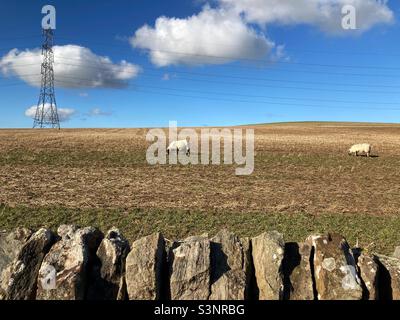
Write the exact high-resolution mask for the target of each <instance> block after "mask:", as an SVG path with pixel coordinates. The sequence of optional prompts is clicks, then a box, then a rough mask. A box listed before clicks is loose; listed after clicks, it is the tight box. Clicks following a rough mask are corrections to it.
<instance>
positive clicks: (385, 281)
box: [377, 255, 400, 300]
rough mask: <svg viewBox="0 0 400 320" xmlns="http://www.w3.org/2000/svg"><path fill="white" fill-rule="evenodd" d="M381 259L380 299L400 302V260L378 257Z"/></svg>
mask: <svg viewBox="0 0 400 320" xmlns="http://www.w3.org/2000/svg"><path fill="white" fill-rule="evenodd" d="M377 257H378V259H379V263H378V264H379V288H380V292H379V299H382V300H400V259H396V258H394V257H387V256H384V255H377Z"/></svg>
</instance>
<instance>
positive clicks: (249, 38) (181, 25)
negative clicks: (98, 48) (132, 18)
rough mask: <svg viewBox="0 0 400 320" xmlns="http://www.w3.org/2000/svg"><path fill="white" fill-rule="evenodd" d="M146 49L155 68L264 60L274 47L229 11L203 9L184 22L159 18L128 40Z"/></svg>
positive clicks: (262, 35) (176, 19) (239, 17)
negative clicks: (153, 24) (242, 59)
mask: <svg viewBox="0 0 400 320" xmlns="http://www.w3.org/2000/svg"><path fill="white" fill-rule="evenodd" d="M130 42H131V44H132V46H133V47H135V48H141V49H146V50H149V54H150V58H151V61H152V62H153V64H155V65H157V66H160V67H162V66H167V65H177V64H187V65H202V64H224V63H229V62H232V61H234V60H236V59H240V58H248V59H259V58H265V57H266V56H267V55H268V54H269V53H270V52H271V51H272V50H273V48H274V47H275V44H274V43H273V42H272V41H270V40H269V39H268V38H267V37H266V36H265V35H264V34H263V33H261V32H258V31H256V30H255V29H254V28H252V27H251V26H249V25H248V24H246V23H245V22H244V21H243V19H242V17H241V16H240V15H238V14H236V13H235V12H234V11H233V10H225V9H223V8H219V9H212V8H210V7H209V6H205V7H204V8H203V10H202V11H201V12H200V13H199V14H197V15H193V16H191V17H188V18H185V19H178V18H167V17H159V18H158V19H157V20H156V22H155V26H154V27H151V26H149V25H145V26H143V27H141V28H140V29H138V30H137V31H136V33H135V34H134V36H133V37H132V38H131V39H130Z"/></svg>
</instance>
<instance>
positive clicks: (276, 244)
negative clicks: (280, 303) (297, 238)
mask: <svg viewBox="0 0 400 320" xmlns="http://www.w3.org/2000/svg"><path fill="white" fill-rule="evenodd" d="M251 245H252V256H253V263H254V270H255V277H256V280H257V287H258V290H259V299H260V300H279V299H282V298H283V288H284V286H283V266H282V262H283V258H284V250H285V243H284V241H283V236H282V234H280V233H279V232H277V231H271V232H265V233H263V234H261V235H259V236H258V237H255V238H252V239H251Z"/></svg>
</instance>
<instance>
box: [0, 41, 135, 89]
mask: <svg viewBox="0 0 400 320" xmlns="http://www.w3.org/2000/svg"><path fill="white" fill-rule="evenodd" d="M54 56H55V65H54V74H55V79H56V85H57V86H58V87H64V88H120V87H124V86H126V85H127V81H128V80H130V79H132V78H135V77H136V76H137V75H138V74H139V72H140V67H138V66H137V65H134V64H131V63H128V62H126V61H125V60H123V61H121V62H120V63H118V64H115V63H113V62H112V61H111V60H110V59H109V58H108V57H102V56H98V55H96V54H94V53H93V52H92V51H91V50H90V49H88V48H84V47H80V46H76V45H65V46H55V47H54ZM41 62H42V57H41V50H40V49H33V50H25V51H19V50H17V49H13V50H11V51H10V52H9V53H8V54H6V55H5V56H3V57H2V58H1V59H0V71H1V72H2V73H3V74H4V75H9V76H17V77H19V78H20V79H22V80H24V81H25V82H27V83H29V84H30V85H33V86H40V69H41Z"/></svg>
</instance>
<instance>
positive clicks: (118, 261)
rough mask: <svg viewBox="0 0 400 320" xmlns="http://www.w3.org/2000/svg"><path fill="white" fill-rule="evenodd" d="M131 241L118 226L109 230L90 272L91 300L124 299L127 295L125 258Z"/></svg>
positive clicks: (89, 291)
mask: <svg viewBox="0 0 400 320" xmlns="http://www.w3.org/2000/svg"><path fill="white" fill-rule="evenodd" d="M128 253H129V243H128V241H127V240H126V239H125V238H124V236H123V235H122V234H121V232H120V231H119V230H118V229H117V228H112V229H111V230H109V231H108V232H107V234H106V235H105V237H104V239H103V240H102V241H101V243H100V246H99V248H98V249H97V253H96V261H95V263H94V264H93V268H92V270H91V272H90V278H91V281H90V285H89V290H88V299H89V300H117V299H121V300H123V299H124V298H125V297H126V292H125V289H126V286H125V283H124V279H123V278H124V276H125V260H126V256H127V255H128Z"/></svg>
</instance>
